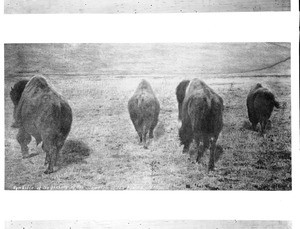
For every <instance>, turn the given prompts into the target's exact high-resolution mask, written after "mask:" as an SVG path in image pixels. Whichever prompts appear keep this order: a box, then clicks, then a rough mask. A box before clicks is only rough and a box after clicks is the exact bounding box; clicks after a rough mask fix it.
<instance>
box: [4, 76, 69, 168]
mask: <svg viewBox="0 0 300 229" xmlns="http://www.w3.org/2000/svg"><path fill="white" fill-rule="evenodd" d="M10 97H11V100H12V101H13V103H14V106H15V108H14V119H15V123H14V124H13V125H12V126H13V127H15V128H18V129H19V132H18V134H17V140H18V142H19V143H20V145H21V152H22V155H23V158H27V157H29V156H30V155H29V153H28V144H29V143H30V141H31V136H33V137H34V138H35V139H36V143H37V145H38V144H39V143H40V142H43V144H42V148H43V150H44V151H45V152H46V159H45V165H47V164H48V168H47V170H46V171H45V173H46V174H49V173H52V172H53V167H54V165H56V162H57V159H58V156H59V151H60V149H61V148H62V146H63V145H64V142H65V140H66V138H67V136H68V134H69V132H70V129H71V124H72V110H71V107H70V106H69V104H68V102H67V101H66V100H65V99H64V98H63V97H62V96H61V95H60V94H58V93H57V92H56V91H55V90H54V89H53V88H52V87H51V86H50V85H49V84H48V83H47V81H46V79H45V78H44V77H42V76H34V77H32V78H31V79H30V81H28V82H26V81H20V82H18V83H16V84H15V85H14V87H13V88H11V91H10Z"/></svg>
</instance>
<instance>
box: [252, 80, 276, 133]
mask: <svg viewBox="0 0 300 229" xmlns="http://www.w3.org/2000/svg"><path fill="white" fill-rule="evenodd" d="M274 106H275V107H276V108H279V103H278V102H277V101H276V100H275V96H274V95H273V93H272V92H270V91H269V90H268V89H267V88H264V87H263V86H262V85H261V84H260V83H258V84H256V85H254V86H253V87H252V88H251V90H250V92H249V94H248V97H247V109H248V116H249V120H250V122H251V123H252V128H253V130H255V129H256V125H257V124H258V123H260V127H261V133H262V134H264V132H265V129H266V125H267V122H268V120H269V118H270V116H271V114H272V111H273V108H274Z"/></svg>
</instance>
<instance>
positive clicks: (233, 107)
mask: <svg viewBox="0 0 300 229" xmlns="http://www.w3.org/2000/svg"><path fill="white" fill-rule="evenodd" d="M181 46H182V45H181ZM181 46H180V47H179V48H178V47H177V48H176V49H175V48H174V47H172V49H168V48H166V47H165V46H163V45H162V46H161V47H160V46H156V48H155V49H154V48H153V47H151V48H149V51H148V54H147V52H145V55H144V56H139V55H138V54H139V52H141V51H138V50H140V49H138V48H136V47H135V48H131V49H129V48H128V47H127V51H126V52H127V53H128V55H125V54H124V55H121V54H122V52H120V51H115V52H112V50H116V48H114V49H109V50H110V51H109V52H108V51H107V50H108V48H107V47H106V46H105V47H104V50H105V48H106V51H105V52H104V51H103V49H101V48H98V49H97V50H96V49H94V48H92V49H89V50H94V53H91V52H87V54H86V55H85V56H86V58H84V56H82V54H83V53H84V52H83V51H82V50H80V51H78V50H77V51H73V52H71V51H70V50H71V47H69V46H68V49H67V51H66V52H63V53H61V55H58V54H57V55H54V54H55V51H54V50H53V49H51V48H49V47H48V46H47V48H45V47H44V48H41V47H40V46H38V45H36V46H34V45H31V48H30V45H29V46H24V47H22V48H20V47H14V46H6V49H5V61H6V62H5V69H6V72H5V76H6V77H5V188H6V189H18V188H19V189H106V190H107V189H108V190H127V189H143V190H153V189H155V190H157V189H158V190H160V189H164V190H175V189H176V190H177V189H184V190H194V189H204V190H205V189H208V190H291V101H290V99H291V94H290V93H291V91H290V76H289V63H286V61H285V62H283V63H280V64H278V65H275V66H272V67H270V68H267V67H265V66H268V64H269V65H272V63H274V62H280V59H284V58H285V55H288V54H289V52H287V51H284V50H286V47H285V45H283V46H281V45H280V46H276V45H275V46H274V45H271V44H268V45H266V46H264V45H261V46H260V51H259V54H260V55H258V56H257V57H256V56H253V57H251V58H249V55H250V54H247V52H249V53H250V51H251V49H250V48H248V51H247V50H246V51H245V46H243V45H240V46H239V48H237V47H231V48H229V47H227V48H226V45H225V46H218V45H215V46H213V45H206V46H205V45H202V46H201V49H199V48H198V49H197V48H195V47H190V46H189V45H186V46H187V47H188V48H186V50H185V52H182V50H180V49H181V48H182V47H181ZM144 47H147V46H144ZM205 47H206V49H205ZM219 47H222V48H219ZM262 47H267V48H266V49H264V48H262ZM270 47H272V49H271V48H270ZM77 48H78V47H77ZM252 48H253V47H252ZM16 50H17V51H16ZM18 50H19V51H18ZM20 50H21V51H20ZM38 50H40V51H38ZM101 50H102V51H101ZM124 50H125V49H124ZM195 50H196V51H195ZM144 51H145V50H144ZM101 52H102V53H105V58H99V56H101V55H100V54H101ZM126 52H125V51H124V53H126ZM151 52H152V55H150V53H151ZM226 52H227V55H225V53H226ZM241 52H244V53H245V55H248V61H246V60H247V59H246V58H245V59H243V55H241V54H240V53H241ZM17 53H19V56H18V55H16V54H17ZM57 53H58V52H57ZM79 53H80V55H79ZM88 53H90V56H89V55H88ZM108 53H109V54H110V55H111V58H108V56H109V55H108ZM174 53H175V54H174ZM197 53H198V55H197ZM269 53H270V54H269ZM63 54H65V55H63ZM77 54H78V55H77ZM171 54H174V55H171ZM20 55H21V58H20ZM22 55H23V57H22ZM192 55H194V56H192ZM47 56H48V57H51V58H47ZM148 56H149V57H148ZM174 56H175V57H174ZM272 56H273V57H272ZM93 57H94V58H93ZM216 57H219V58H216ZM221 57H222V58H221ZM263 57H264V59H263ZM272 58H273V59H272ZM76 59H77V61H75V60H76ZM99 59H102V60H107V61H106V62H104V61H100V60H99ZM169 59H171V60H169ZM200 59H201V60H202V61H199V60H200ZM213 60H214V61H213ZM261 60H264V62H263V64H262V63H261ZM174 61H176V63H175V64H173V65H169V64H172V62H174ZM47 63H48V64H47ZM97 63H98V65H97ZM224 63H226V64H224ZM226 65H227V66H226ZM43 66H44V67H43ZM99 66H102V67H99ZM142 66H145V68H143V67H142ZM197 66H200V67H199V68H197ZM64 68H65V69H67V70H68V71H66V70H62V69H64ZM255 68H257V69H261V70H256V71H251V69H255ZM99 69H104V70H103V72H99ZM168 69H169V71H168ZM198 69H200V72H199V70H198ZM234 69H237V71H239V72H241V70H240V69H244V70H245V72H244V73H237V72H235V73H234V71H233V70H234ZM35 71H39V72H42V73H43V74H45V75H46V77H47V78H48V79H49V81H51V83H52V84H53V85H54V87H55V88H56V89H57V91H59V92H60V93H61V94H62V95H64V97H65V98H66V99H68V100H69V102H70V104H71V106H72V109H73V115H74V117H73V125H72V129H71V132H70V135H69V137H68V140H67V142H66V144H65V146H64V148H63V149H62V152H61V154H62V157H61V162H60V164H61V167H60V169H59V170H58V171H56V172H55V173H53V174H51V175H45V174H44V173H43V171H44V170H45V167H44V166H43V163H44V158H45V153H44V152H43V151H42V149H41V147H40V146H37V147H36V145H35V142H34V140H33V141H32V142H31V144H30V152H31V153H36V152H38V155H37V156H35V157H32V158H29V159H25V160H24V159H22V157H21V153H20V146H19V144H18V143H17V141H16V139H15V135H16V134H17V130H16V129H12V128H11V127H10V125H11V123H12V122H13V118H12V113H13V104H12V102H11V101H10V98H9V90H10V87H11V86H12V85H13V84H14V83H15V82H17V81H18V80H19V79H20V78H29V77H30V76H31V75H33V74H34V73H35ZM206 71H207V72H213V74H212V73H210V74H208V73H206ZM218 71H219V72H224V73H223V74H221V73H220V74H219V73H218ZM59 72H64V74H61V73H59ZM76 72H77V73H76ZM87 72H91V73H90V74H89V73H87ZM184 72H187V74H184ZM128 73H131V75H130V74H128ZM167 73H168V74H167ZM275 73H277V75H276V74H275ZM283 73H286V74H283ZM196 76H197V77H199V78H201V79H203V80H204V81H205V82H206V83H207V84H208V85H209V86H210V87H212V88H213V89H214V90H215V91H216V92H217V93H218V94H219V95H220V96H221V97H222V98H223V99H224V105H225V111H224V128H223V131H222V132H221V136H220V138H219V140H218V145H219V148H218V161H217V162H216V168H215V171H213V172H210V173H208V172H207V162H208V153H206V154H205V156H204V158H203V162H202V163H201V164H199V165H198V164H193V163H191V162H190V161H189V160H188V156H187V155H186V154H182V146H180V145H179V141H178V122H177V115H178V111H177V102H176V97H175V88H176V86H177V84H178V83H179V82H180V81H181V80H182V79H185V78H188V79H191V78H193V77H196ZM141 78H145V79H147V80H148V81H149V82H150V83H151V85H152V88H153V90H154V92H155V93H156V95H157V98H158V99H159V101H160V104H161V112H160V116H159V123H158V125H157V128H156V129H155V137H154V140H153V141H152V142H151V143H150V146H149V149H143V147H142V146H141V145H139V143H138V137H137V134H136V132H135V130H134V127H133V125H132V123H131V121H130V118H129V114H128V111H127V101H128V99H129V98H130V96H131V95H132V93H133V92H134V90H135V88H136V87H137V85H138V83H139V82H140V80H141ZM257 82H260V83H262V84H263V85H264V86H266V87H267V88H269V89H271V90H272V91H273V92H274V93H275V96H276V97H277V99H278V101H280V103H281V104H282V108H281V109H277V110H274V112H273V115H272V116H271V119H270V120H271V126H270V127H269V129H268V130H267V135H266V137H265V138H263V137H262V136H260V134H259V133H258V132H254V131H252V130H250V129H249V122H248V118H247V110H246V97H247V93H248V91H249V88H250V87H251V85H253V84H255V83H257Z"/></svg>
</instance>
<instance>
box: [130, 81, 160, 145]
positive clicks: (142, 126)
mask: <svg viewBox="0 0 300 229" xmlns="http://www.w3.org/2000/svg"><path fill="white" fill-rule="evenodd" d="M128 111H129V115H130V118H131V121H132V123H133V125H134V128H135V130H136V131H137V133H138V135H139V138H140V142H143V145H144V148H145V149H146V148H147V143H146V136H147V134H148V133H149V138H153V130H154V128H155V126H156V125H157V122H158V115H159V111H160V105H159V102H158V100H157V98H156V96H155V95H154V92H153V90H152V88H151V86H150V84H149V83H148V82H147V81H146V80H142V81H141V83H140V84H139V86H138V88H137V89H136V91H135V93H134V94H133V96H132V97H131V98H130V100H129V101H128Z"/></svg>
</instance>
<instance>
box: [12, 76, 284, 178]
mask: <svg viewBox="0 0 300 229" xmlns="http://www.w3.org/2000/svg"><path fill="white" fill-rule="evenodd" d="M10 97H11V100H12V102H13V104H14V113H13V116H14V123H13V124H12V127H13V128H17V129H18V130H19V131H18V134H17V140H18V142H19V144H20V146H21V152H22V156H23V158H27V157H29V153H28V144H29V143H30V141H31V136H33V137H34V138H35V139H36V143H37V145H38V144H39V143H41V142H42V149H43V150H44V151H45V152H46V158H45V165H48V167H47V169H46V171H45V173H46V174H49V173H52V172H53V171H54V169H53V167H54V166H55V165H56V163H57V160H58V157H59V151H60V150H61V148H62V146H63V145H64V142H65V140H66V138H67V136H68V134H69V132H70V129H71V125H72V109H71V107H70V105H69V104H68V102H67V100H66V99H65V98H63V96H62V95H60V94H59V93H58V92H56V91H55V90H54V88H53V86H51V85H50V84H49V83H48V82H47V80H46V79H45V78H44V77H43V76H34V77H32V78H31V79H30V80H29V81H28V80H21V81H19V82H17V83H16V84H15V85H14V86H13V87H12V88H11V91H10ZM176 97H177V102H178V119H179V120H180V121H181V127H180V128H179V140H180V144H181V145H183V153H187V152H188V153H189V155H190V158H195V159H196V162H200V160H201V157H202V156H203V153H204V152H205V150H206V149H209V151H210V157H209V163H208V170H213V169H214V164H215V150H216V143H217V140H218V137H219V134H220V132H221V130H222V128H223V112H224V105H223V99H222V98H221V97H220V96H219V95H218V94H217V93H216V92H215V91H214V90H213V89H211V88H210V87H209V86H208V85H207V84H205V83H204V82H203V81H202V80H200V79H193V80H183V81H181V82H180V83H179V85H178V86H177V88H176ZM246 104H247V109H248V116H249V120H250V122H251V123H252V127H253V129H254V130H256V126H257V124H258V123H259V124H260V132H261V133H262V134H264V133H265V129H266V124H267V122H268V121H269V118H270V116H271V113H272V111H273V108H274V107H276V108H279V103H278V102H277V101H276V100H275V97H274V94H272V92H270V91H269V90H268V89H267V88H264V87H263V86H262V85H261V84H259V83H258V84H256V85H255V86H254V87H253V88H251V90H250V92H249V94H248V97H247V102H246ZM128 111H129V115H130V119H131V121H132V123H133V126H134V128H135V130H136V132H137V133H138V136H139V140H140V143H142V144H143V147H144V148H145V149H147V148H148V145H149V142H148V143H147V135H148V136H149V139H151V138H153V131H154V128H155V127H156V125H157V123H158V117H159V112H160V104H159V101H158V99H157V97H156V96H155V94H154V91H153V90H152V88H151V85H150V84H149V82H147V81H146V80H142V81H141V82H140V84H139V85H138V87H137V89H136V91H135V92H134V94H133V96H132V97H131V98H130V99H129V101H128Z"/></svg>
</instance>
